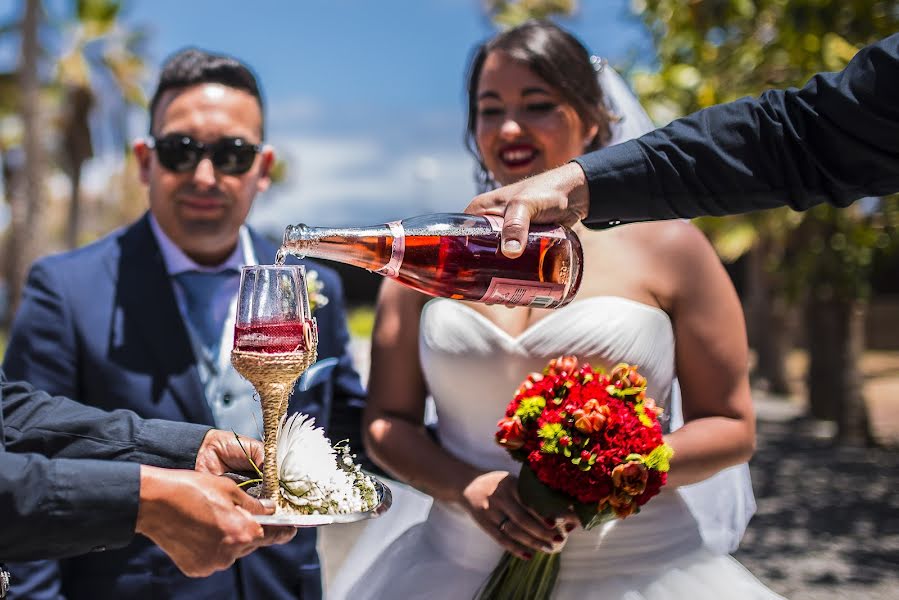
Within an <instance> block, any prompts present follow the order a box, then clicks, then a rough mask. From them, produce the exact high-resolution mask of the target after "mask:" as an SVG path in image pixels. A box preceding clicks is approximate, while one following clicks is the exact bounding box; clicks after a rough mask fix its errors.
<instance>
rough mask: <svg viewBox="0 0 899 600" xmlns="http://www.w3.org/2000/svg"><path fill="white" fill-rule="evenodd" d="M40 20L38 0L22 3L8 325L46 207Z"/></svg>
mask: <svg viewBox="0 0 899 600" xmlns="http://www.w3.org/2000/svg"><path fill="white" fill-rule="evenodd" d="M43 19H44V13H43V9H42V7H41V3H40V0H26V2H25V11H24V14H23V17H22V22H21V26H20V27H21V43H20V60H19V65H18V70H17V80H18V87H19V96H18V98H19V102H18V107H17V112H18V115H19V117H20V120H21V121H20V122H21V130H22V134H21V135H22V165H21V185H19V180H18V177H17V173H16V171H17V165H15V161H10V160H9V158H10V155H9V152H7V151H6V150H4V176H9V178H8V179H7V180H6V183H7V184H8V187H7V190H6V191H7V196H8V199H9V201H10V228H9V232H8V236H7V239H6V260H5V265H4V266H5V275H6V284H7V293H8V297H9V300H10V303H9V310H8V312H7V314H6V315H5V319H4V320H5V321H6V322H7V324H8V321H9V319H11V318H12V315H13V314H14V312H15V308H16V306H17V305H18V299H19V294H20V291H21V289H22V284H23V282H24V279H25V271H26V269H27V268H28V265H29V264H30V263H31V260H32V258H33V257H34V256H35V252H36V248H37V241H38V238H39V235H38V232H39V228H40V218H41V212H42V210H43V208H44V206H45V204H46V190H45V189H44V182H45V180H46V172H47V163H46V152H45V150H44V144H45V140H44V138H43V136H42V135H41V133H42V129H43V128H42V110H41V105H42V98H41V82H40V78H39V75H38V61H39V58H40V45H39V42H38V32H39V30H40V26H41V23H42V21H43Z"/></svg>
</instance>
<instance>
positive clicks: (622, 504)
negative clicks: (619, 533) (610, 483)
mask: <svg viewBox="0 0 899 600" xmlns="http://www.w3.org/2000/svg"><path fill="white" fill-rule="evenodd" d="M607 508H611V509H612V510H613V511H615V514H616V515H617V516H618V517H619V518H622V519H623V518H625V517H629V516H630V515H632V514H634V512H636V510H637V503H636V502H634V497H633V496H631V495H629V494H626V493H624V492H622V491H621V490H616V491H614V492H612V494H611V495H610V496H608V497H606V498H604V499H602V500H600V501H599V511H600V512H602V511H604V510H605V509H607Z"/></svg>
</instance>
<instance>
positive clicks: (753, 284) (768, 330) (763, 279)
mask: <svg viewBox="0 0 899 600" xmlns="http://www.w3.org/2000/svg"><path fill="white" fill-rule="evenodd" d="M768 246H769V244H768V241H767V240H765V239H764V236H762V239H760V240H759V243H757V244H756V245H755V246H754V247H753V248H752V250H750V251H749V256H748V262H747V279H748V281H747V286H746V287H747V301H746V304H747V310H746V318H747V321H748V327H747V329H748V332H749V333H748V335H749V344H750V346H752V348H753V349H754V350H755V353H756V364H755V369H754V370H753V373H752V378H753V380H756V381H762V382H763V385H764V386H765V388H766V389H767V390H768V391H769V392H771V393H774V394H781V395H787V394H789V393H790V391H791V390H790V385H789V378H788V376H787V367H786V362H787V353H788V352H789V351H790V348H791V347H792V344H793V335H792V331H791V328H790V318H789V317H790V306H789V304H788V302H787V300H786V298H785V297H784V292H783V290H782V289H780V287H781V286H779V285H778V284H777V281H776V279H775V275H774V274H773V273H771V272H770V271H769V270H768V269H767V268H766V267H765V263H766V260H767V258H768Z"/></svg>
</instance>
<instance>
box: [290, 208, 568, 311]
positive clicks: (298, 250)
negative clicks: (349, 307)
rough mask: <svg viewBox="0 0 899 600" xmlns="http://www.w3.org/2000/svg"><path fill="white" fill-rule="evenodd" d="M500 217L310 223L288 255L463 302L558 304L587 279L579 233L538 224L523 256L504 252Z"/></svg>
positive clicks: (299, 228) (294, 232) (294, 230)
mask: <svg viewBox="0 0 899 600" xmlns="http://www.w3.org/2000/svg"><path fill="white" fill-rule="evenodd" d="M501 224H502V219H500V218H499V217H485V216H474V215H467V214H461V213H459V214H457V213H441V214H431V215H423V216H420V217H412V218H410V219H403V220H402V221H394V222H392V223H386V224H384V225H376V226H373V227H343V228H328V227H307V226H306V225H303V224H300V225H291V226H289V227H287V230H286V231H285V232H284V242H283V244H282V246H281V249H280V250H279V251H278V261H279V262H283V260H284V257H285V256H286V255H287V254H295V255H297V256H301V257H303V256H312V257H315V258H325V259H329V260H336V261H339V262H342V263H346V264H350V265H354V266H357V267H362V268H364V269H368V270H369V271H373V272H375V273H378V274H380V275H384V276H386V277H392V278H394V279H396V280H397V281H399V282H400V283H403V284H405V285H407V286H409V287H411V288H414V289H416V290H419V291H420V292H424V293H425V294H429V295H431V296H442V297H445V298H454V299H457V300H473V301H476V302H485V303H487V304H507V305H516V306H533V307H535V308H558V307H560V306H564V305H565V304H568V303H569V302H571V300H572V299H573V298H574V296H575V294H576V293H577V290H578V287H579V286H580V283H581V274H582V270H583V251H582V250H581V243H580V240H578V238H577V236H576V235H575V234H574V232H573V231H571V230H570V229H568V228H567V227H563V226H541V225H532V226H531V230H530V231H529V232H528V240H527V245H526V246H525V249H524V253H523V254H522V255H521V256H520V257H518V258H515V259H512V258H508V257H506V256H505V255H504V254H502V252H501V251H500V228H501Z"/></svg>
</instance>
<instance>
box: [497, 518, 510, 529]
mask: <svg viewBox="0 0 899 600" xmlns="http://www.w3.org/2000/svg"><path fill="white" fill-rule="evenodd" d="M508 522H509V515H503V518H502V520H501V521H500V522H499V525H497V526H496V528H497V529H499V531H500V533H506V532H505V531H504V530H503V528H504V527H505V526H506V523H508Z"/></svg>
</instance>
